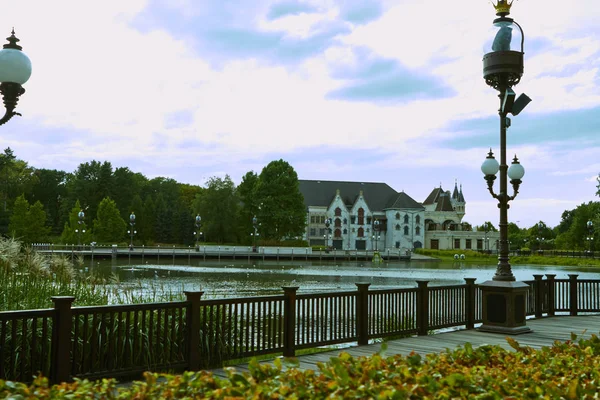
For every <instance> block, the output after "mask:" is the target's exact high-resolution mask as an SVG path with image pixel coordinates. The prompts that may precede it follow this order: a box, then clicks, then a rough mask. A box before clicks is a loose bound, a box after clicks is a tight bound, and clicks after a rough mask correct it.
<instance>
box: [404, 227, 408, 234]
mask: <svg viewBox="0 0 600 400" xmlns="http://www.w3.org/2000/svg"><path fill="white" fill-rule="evenodd" d="M404 234H405V235H408V226H405V227H404Z"/></svg>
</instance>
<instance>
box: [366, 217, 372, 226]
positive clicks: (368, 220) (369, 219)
mask: <svg viewBox="0 0 600 400" xmlns="http://www.w3.org/2000/svg"><path fill="white" fill-rule="evenodd" d="M367 225H371V217H367Z"/></svg>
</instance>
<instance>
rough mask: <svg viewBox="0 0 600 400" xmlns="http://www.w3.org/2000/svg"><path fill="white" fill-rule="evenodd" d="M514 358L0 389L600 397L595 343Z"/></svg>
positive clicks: (365, 363)
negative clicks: (118, 383) (599, 394)
mask: <svg viewBox="0 0 600 400" xmlns="http://www.w3.org/2000/svg"><path fill="white" fill-rule="evenodd" d="M507 341H508V343H509V344H510V346H511V347H512V348H513V351H511V350H506V349H503V348H502V347H500V346H491V345H484V346H481V347H478V348H473V347H472V346H471V345H470V344H469V343H467V344H465V345H464V346H459V347H457V348H455V349H453V350H450V349H449V350H446V351H445V352H442V353H439V354H431V355H427V356H425V357H423V356H421V355H419V354H416V353H413V354H410V355H409V356H406V357H405V356H401V355H394V356H389V357H386V356H385V349H382V353H380V354H376V355H373V356H370V357H352V356H350V355H349V354H348V353H341V354H340V355H339V356H338V357H333V358H331V359H330V360H329V361H328V362H326V363H319V364H318V365H317V368H318V371H317V372H315V371H312V370H298V369H296V368H294V367H293V366H292V365H286V364H285V361H284V362H282V361H281V360H275V362H274V365H270V364H259V363H258V362H257V361H253V362H251V363H250V365H249V372H238V371H236V370H235V369H228V370H227V374H228V376H227V378H219V377H217V376H215V375H213V374H212V373H210V372H206V371H202V372H196V373H193V372H186V373H184V374H182V375H168V374H153V373H146V375H145V380H144V381H140V382H135V383H133V384H132V385H131V386H128V387H117V382H116V381H115V380H110V379H106V380H102V381H97V382H89V381H85V380H84V381H75V382H74V383H63V384H60V385H53V386H50V385H48V382H47V380H46V379H44V378H38V379H36V380H35V382H34V383H33V384H31V385H26V384H20V383H15V382H5V381H0V396H1V397H2V398H9V397H10V398H38V399H68V398H81V399H98V398H119V399H129V398H135V399H151V398H152V399H154V398H161V399H181V398H210V399H234V398H235V399H284V398H294V399H341V398H373V399H404V398H431V399H450V398H478V399H501V398H563V399H584V398H590V399H591V398H596V397H597V394H598V392H599V391H600V339H598V337H597V336H596V335H592V336H591V338H589V339H578V338H577V336H576V335H572V340H570V341H567V342H565V343H560V342H555V343H554V344H553V345H552V346H551V347H543V348H541V349H534V348H531V347H526V346H521V345H520V344H519V343H518V342H517V341H516V340H514V339H512V338H507Z"/></svg>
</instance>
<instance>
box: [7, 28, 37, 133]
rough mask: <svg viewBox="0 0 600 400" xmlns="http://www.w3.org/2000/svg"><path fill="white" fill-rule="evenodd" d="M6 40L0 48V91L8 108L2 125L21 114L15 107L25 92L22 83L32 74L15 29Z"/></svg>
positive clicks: (29, 63)
mask: <svg viewBox="0 0 600 400" xmlns="http://www.w3.org/2000/svg"><path fill="white" fill-rule="evenodd" d="M6 40H8V43H7V44H5V45H4V46H3V49H2V50H0V82H1V83H0V93H2V100H3V101H4V108H6V112H5V114H4V116H3V117H2V118H1V119H0V125H3V124H5V123H7V122H8V121H9V120H10V119H11V118H12V117H13V116H15V115H21V114H20V113H18V112H15V108H16V107H17V102H18V101H19V96H21V95H22V94H23V93H25V89H24V88H23V86H22V85H23V84H25V82H27V81H28V80H29V77H30V76H31V61H30V60H29V57H27V55H26V54H25V53H23V51H21V50H22V47H21V46H19V45H18V44H17V42H19V39H17V37H16V36H15V30H14V29H13V30H12V32H11V35H10V36H9V37H7V38H6Z"/></svg>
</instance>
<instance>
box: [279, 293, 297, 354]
mask: <svg viewBox="0 0 600 400" xmlns="http://www.w3.org/2000/svg"><path fill="white" fill-rule="evenodd" d="M282 289H283V295H284V297H285V299H284V301H283V302H284V303H283V356H284V357H295V356H296V291H297V290H298V286H284V287H282Z"/></svg>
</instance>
